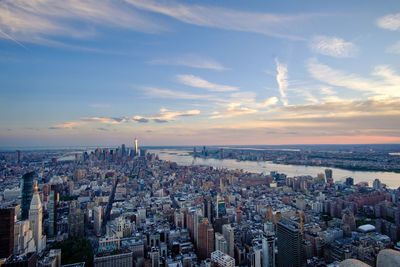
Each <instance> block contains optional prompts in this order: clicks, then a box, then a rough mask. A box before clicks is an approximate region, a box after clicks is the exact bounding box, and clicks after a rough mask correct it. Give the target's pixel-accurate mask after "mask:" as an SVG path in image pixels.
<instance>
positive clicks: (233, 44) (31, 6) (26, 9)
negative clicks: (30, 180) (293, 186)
mask: <svg viewBox="0 0 400 267" xmlns="http://www.w3.org/2000/svg"><path fill="white" fill-rule="evenodd" d="M399 33H400V3H399V2H398V1H385V4H384V5H383V4H382V1H368V3H366V2H365V1H329V2H328V1H279V2H278V1H276V2H275V3H273V2H271V1H251V2H248V1H246V2H245V1H151V0H150V1H149V0H147V1H144V0H125V1H123V0H119V1H95V0H89V1H73V0H66V1H47V0H44V1H27V0H18V1H14V0H13V1H11V0H5V1H1V2H0V69H1V72H0V82H1V84H0V85H1V86H0V107H1V112H0V120H1V124H0V146H52V145H114V144H120V143H128V144H129V143H131V142H132V139H133V138H134V137H138V138H139V140H140V141H141V143H142V144H145V145H202V144H205V145H218V144H220V145H223V144H306V143H399V142H400V135H399V132H400V123H396V122H398V121H399V117H400V88H399V87H400V63H399V62H400V61H399V57H400V35H399Z"/></svg>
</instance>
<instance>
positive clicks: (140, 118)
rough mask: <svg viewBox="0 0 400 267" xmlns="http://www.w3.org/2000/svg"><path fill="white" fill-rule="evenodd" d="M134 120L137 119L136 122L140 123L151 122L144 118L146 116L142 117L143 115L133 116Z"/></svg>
mask: <svg viewBox="0 0 400 267" xmlns="http://www.w3.org/2000/svg"><path fill="white" fill-rule="evenodd" d="M132 120H133V121H136V122H140V123H147V122H149V120H148V119H146V118H144V117H142V116H133V117H132Z"/></svg>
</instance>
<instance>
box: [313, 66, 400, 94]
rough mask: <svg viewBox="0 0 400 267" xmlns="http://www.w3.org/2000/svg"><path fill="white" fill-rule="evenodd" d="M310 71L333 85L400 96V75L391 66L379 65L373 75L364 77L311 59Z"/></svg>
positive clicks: (367, 92)
mask: <svg viewBox="0 0 400 267" xmlns="http://www.w3.org/2000/svg"><path fill="white" fill-rule="evenodd" d="M307 68H308V71H309V73H310V74H311V76H312V77H313V78H314V79H317V80H319V81H321V82H324V83H326V84H329V85H331V86H338V87H345V88H349V89H352V90H356V91H361V92H365V93H366V94H368V95H370V96H379V97H383V98H388V97H400V90H399V81H400V76H399V75H398V74H396V73H395V72H394V70H392V69H391V68H390V67H389V66H385V65H382V66H377V67H375V69H374V71H373V72H372V73H371V74H372V75H373V77H369V78H364V77H361V76H359V75H357V74H352V73H346V72H344V71H341V70H335V69H333V68H331V67H329V66H327V65H324V64H321V63H319V62H318V61H317V60H316V59H311V60H309V62H308V64H307Z"/></svg>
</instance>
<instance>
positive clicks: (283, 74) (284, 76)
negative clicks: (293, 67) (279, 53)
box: [275, 59, 289, 106]
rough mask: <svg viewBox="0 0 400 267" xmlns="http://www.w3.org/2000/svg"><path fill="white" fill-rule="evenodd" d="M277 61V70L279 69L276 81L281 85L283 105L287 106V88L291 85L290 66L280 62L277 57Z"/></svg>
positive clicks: (280, 91)
mask: <svg viewBox="0 0 400 267" xmlns="http://www.w3.org/2000/svg"><path fill="white" fill-rule="evenodd" d="M275 62H276V71H277V74H276V82H277V83H278V86H279V93H280V95H281V102H282V103H283V105H285V106H287V105H288V100H287V96H286V90H287V89H288V87H289V81H288V68H287V66H286V65H285V64H282V63H280V62H279V60H278V59H276V60H275Z"/></svg>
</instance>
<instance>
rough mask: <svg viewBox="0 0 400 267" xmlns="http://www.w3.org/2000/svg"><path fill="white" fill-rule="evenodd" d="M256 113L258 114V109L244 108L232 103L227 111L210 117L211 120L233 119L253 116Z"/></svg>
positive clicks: (217, 112)
mask: <svg viewBox="0 0 400 267" xmlns="http://www.w3.org/2000/svg"><path fill="white" fill-rule="evenodd" d="M256 112H257V110H256V109H251V108H247V107H243V106H241V104H240V103H230V104H229V106H228V108H227V109H225V110H219V111H215V112H213V115H212V116H210V119H217V118H231V117H237V116H242V115H248V114H253V113H256Z"/></svg>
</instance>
